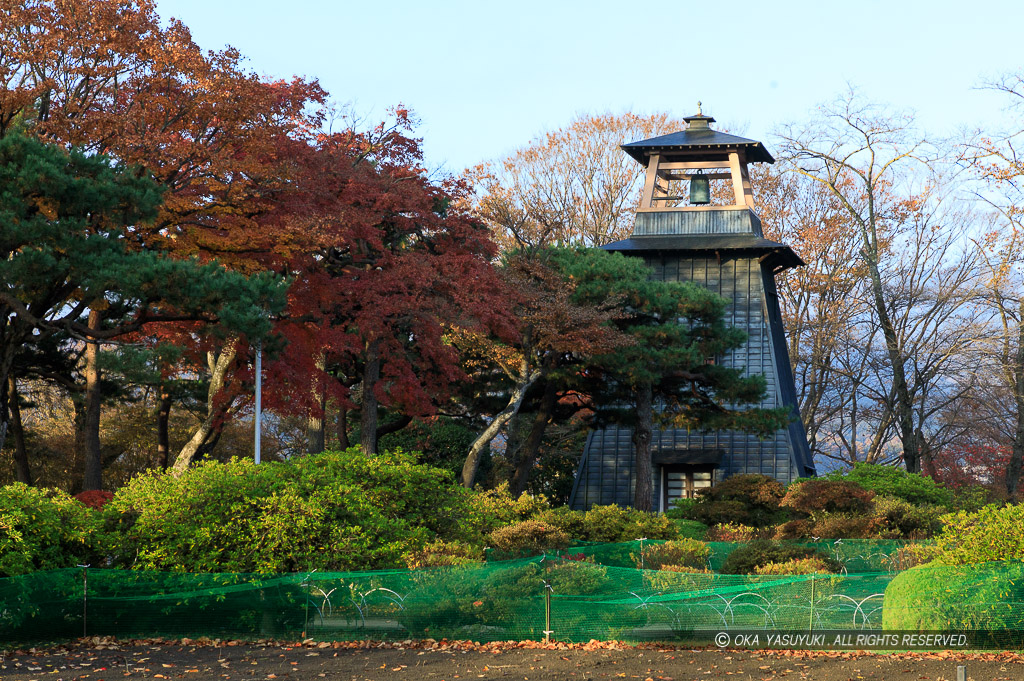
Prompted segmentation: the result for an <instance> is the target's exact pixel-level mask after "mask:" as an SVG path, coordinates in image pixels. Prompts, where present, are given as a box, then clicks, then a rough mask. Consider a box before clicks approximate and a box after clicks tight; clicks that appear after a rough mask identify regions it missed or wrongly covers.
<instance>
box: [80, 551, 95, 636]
mask: <svg viewBox="0 0 1024 681" xmlns="http://www.w3.org/2000/svg"><path fill="white" fill-rule="evenodd" d="M89 565H92V563H90V564H89ZM89 565H79V566H78V567H80V568H82V638H85V637H86V636H88V634H87V633H86V632H87V631H88V628H87V626H86V625H87V624H88V616H89Z"/></svg>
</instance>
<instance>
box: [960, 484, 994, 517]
mask: <svg viewBox="0 0 1024 681" xmlns="http://www.w3.org/2000/svg"><path fill="white" fill-rule="evenodd" d="M951 491H952V493H953V506H952V509H951V510H953V511H967V512H968V513H973V512H975V511H980V510H981V509H982V508H984V507H985V506H988V505H989V504H994V503H998V502H999V501H1000V499H999V497H998V495H997V494H996V493H995V492H994V491H993V490H991V489H989V488H988V487H985V486H983V485H961V486H960V487H954V488H953V489H952V490H951Z"/></svg>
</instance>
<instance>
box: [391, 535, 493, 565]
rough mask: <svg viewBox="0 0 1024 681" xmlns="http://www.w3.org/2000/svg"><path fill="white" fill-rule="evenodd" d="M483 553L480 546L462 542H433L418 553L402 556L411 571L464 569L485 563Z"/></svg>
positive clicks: (412, 552)
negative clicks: (436, 568)
mask: <svg viewBox="0 0 1024 681" xmlns="http://www.w3.org/2000/svg"><path fill="white" fill-rule="evenodd" d="M483 557H484V556H483V551H482V550H481V549H480V547H479V546H474V545H472V544H464V543H462V542H446V541H443V540H436V541H432V542H430V543H428V544H426V545H424V546H423V547H422V548H420V549H419V550H416V551H410V552H408V553H406V554H404V555H403V556H402V558H403V560H404V561H405V565H406V567H408V568H409V569H411V570H417V569H420V568H431V567H464V566H467V565H477V564H480V563H482V562H483Z"/></svg>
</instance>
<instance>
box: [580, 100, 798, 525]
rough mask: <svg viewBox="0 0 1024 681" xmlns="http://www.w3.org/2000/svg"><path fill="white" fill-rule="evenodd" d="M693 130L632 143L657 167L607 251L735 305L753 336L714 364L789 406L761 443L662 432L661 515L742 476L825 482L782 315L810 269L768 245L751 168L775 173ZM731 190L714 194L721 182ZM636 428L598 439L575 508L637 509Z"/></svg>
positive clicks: (693, 125)
mask: <svg viewBox="0 0 1024 681" xmlns="http://www.w3.org/2000/svg"><path fill="white" fill-rule="evenodd" d="M684 120H685V121H686V123H687V127H686V129H685V130H681V131H679V132H675V133H671V134H668V135H662V136H660V137H654V138H651V139H647V140H642V141H639V142H631V143H629V144H624V145H622V149H623V151H625V152H626V153H627V154H629V155H630V156H631V157H632V158H634V159H636V161H637V162H638V163H640V164H642V165H643V166H644V167H645V168H646V169H647V172H646V176H645V182H644V189H643V195H642V197H641V200H640V207H639V208H638V209H637V214H636V221H635V225H634V228H633V234H632V235H631V236H630V237H629V238H628V239H623V240H622V241H616V242H614V243H611V244H608V245H606V246H604V248H605V249H606V250H609V251H618V252H621V253H623V254H624V255H628V256H632V257H637V258H642V259H643V260H644V262H645V263H646V264H647V265H648V266H649V267H651V268H652V269H653V270H654V275H653V276H654V277H655V278H657V279H659V280H664V281H678V282H685V281H692V282H694V283H697V284H700V285H701V286H705V287H707V288H708V289H710V290H712V291H714V292H716V293H718V294H720V295H722V296H724V297H725V298H727V299H728V300H729V301H730V302H729V305H728V307H727V311H726V318H725V321H726V323H727V324H728V325H730V326H734V327H738V328H740V329H743V330H744V331H746V332H747V334H748V338H747V342H746V344H745V345H744V346H743V347H742V348H740V349H738V350H735V351H733V352H731V353H729V354H727V355H726V356H725V357H721V358H715V361H718V362H721V363H723V364H725V365H726V366H729V367H734V368H739V369H743V370H744V371H745V373H746V374H748V375H753V374H762V375H764V377H765V379H766V381H767V386H768V390H767V393H766V395H765V399H764V401H763V402H762V403H761V405H760V406H762V407H768V408H774V407H779V406H786V407H789V408H790V409H791V410H792V414H793V418H792V420H791V421H790V424H789V426H788V427H787V428H785V429H782V430H779V431H777V432H776V433H775V434H774V435H773V436H772V437H770V438H768V439H765V440H760V439H758V438H757V437H756V436H754V435H749V434H745V433H739V432H733V431H716V432H710V433H702V432H698V431H687V430H685V429H670V430H660V431H659V430H655V431H654V433H653V438H652V443H651V450H652V463H653V466H652V474H653V476H654V480H653V481H652V483H653V484H652V488H653V494H654V499H653V500H652V504H651V508H652V509H657V510H662V511H664V510H667V509H669V508H670V507H671V504H672V503H673V502H674V501H675V500H677V499H680V498H688V497H692V496H693V495H694V494H695V493H696V492H697V491H699V490H701V489H703V488H707V487H710V486H712V485H714V484H715V483H716V482H718V481H721V480H723V479H724V478H726V477H728V476H730V475H735V474H738V473H761V474H764V475H769V476H771V477H773V478H775V479H777V480H779V481H780V482H782V483H788V482H790V481H791V480H793V479H795V478H798V477H806V476H811V475H814V474H815V470H814V464H813V462H812V459H811V453H810V449H809V447H808V445H807V436H806V434H805V432H804V428H803V424H802V423H801V422H800V419H799V414H798V410H797V399H796V387H795V384H794V381H793V373H792V370H791V368H790V364H789V354H788V352H787V349H786V337H785V333H784V332H783V327H782V318H781V315H780V312H779V300H778V294H777V293H776V288H775V276H776V275H777V274H778V273H779V272H782V271H784V270H786V269H788V268H790V267H799V266H801V265H803V264H804V262H803V261H802V260H801V259H800V257H799V256H798V255H797V254H796V253H794V252H793V251H792V249H790V248H789V247H788V246H786V245H785V244H781V243H777V242H774V241H769V240H768V239H765V238H764V235H763V233H762V230H761V220H760V219H759V218H758V217H757V215H756V214H755V213H754V210H753V208H754V200H753V194H752V189H751V183H750V175H749V173H748V169H747V166H748V164H750V163H774V162H775V159H774V158H772V155H771V154H770V153H769V152H768V150H767V149H766V148H765V147H764V145H763V144H761V143H760V142H757V141H754V140H749V139H744V138H742V137H737V136H735V135H729V134H726V133H723V132H719V131H717V130H714V129H713V128H712V127H711V124H712V123H714V122H715V119H714V118H712V117H710V116H705V115H704V114H703V113H702V112H700V111H698V113H697V115H694V116H689V117H687V118H685V119H684ZM712 181H716V184H717V185H718V186H719V187H727V188H728V189H727V191H717V192H714V193H713V192H712V191H711V182H712ZM635 468H636V466H635V454H634V451H633V445H632V430H631V429H629V428H624V427H616V426H610V427H606V428H602V429H599V430H594V431H592V432H591V433H590V434H589V436H588V437H587V443H586V446H585V448H584V452H583V457H582V460H581V462H580V467H579V469H578V471H577V473H576V482H575V485H574V487H573V491H572V496H571V498H570V502H569V503H570V505H571V506H572V507H573V508H576V509H588V508H590V507H591V506H594V505H597V504H619V505H620V506H629V505H635V499H634V488H635V483H636V477H635Z"/></svg>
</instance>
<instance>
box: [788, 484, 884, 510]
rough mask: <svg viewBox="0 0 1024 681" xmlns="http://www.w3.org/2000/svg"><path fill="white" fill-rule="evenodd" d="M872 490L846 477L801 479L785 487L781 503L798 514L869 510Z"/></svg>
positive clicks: (872, 497) (872, 496)
mask: <svg viewBox="0 0 1024 681" xmlns="http://www.w3.org/2000/svg"><path fill="white" fill-rule="evenodd" d="M874 498H875V493H874V492H872V491H870V490H866V489H864V488H863V487H861V486H860V485H858V484H857V483H855V482H849V481H847V480H805V481H803V482H796V483H793V484H792V485H790V486H789V490H788V491H787V492H786V496H785V497H783V499H782V505H783V506H785V507H787V508H791V509H793V510H794V511H797V512H798V513H804V514H806V515H810V516H813V515H818V514H821V513H854V514H863V513H867V512H868V511H869V510H870V509H871V501H872V499H874Z"/></svg>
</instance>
